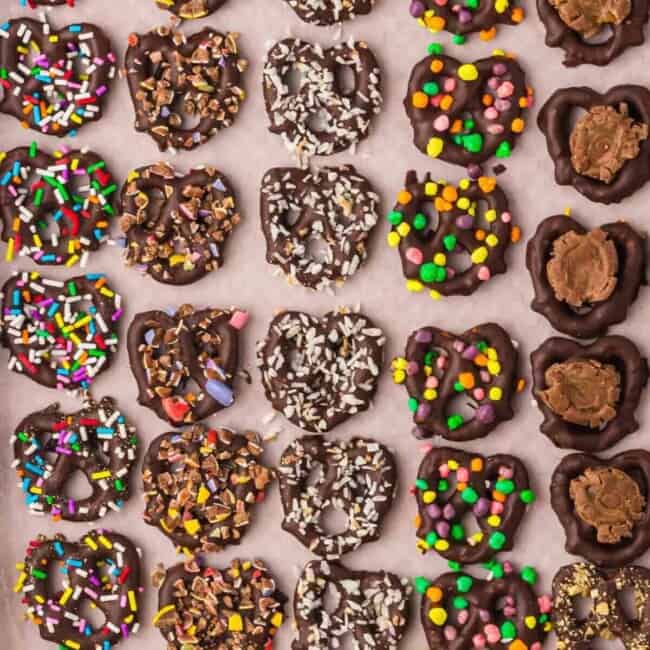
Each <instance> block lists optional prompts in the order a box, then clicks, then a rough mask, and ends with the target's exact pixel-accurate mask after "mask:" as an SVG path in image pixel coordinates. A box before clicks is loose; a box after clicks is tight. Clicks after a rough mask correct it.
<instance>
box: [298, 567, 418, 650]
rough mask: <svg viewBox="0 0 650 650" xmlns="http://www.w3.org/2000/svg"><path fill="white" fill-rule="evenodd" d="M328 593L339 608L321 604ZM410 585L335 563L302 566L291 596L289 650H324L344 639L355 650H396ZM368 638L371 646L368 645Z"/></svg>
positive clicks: (392, 576) (405, 617)
mask: <svg viewBox="0 0 650 650" xmlns="http://www.w3.org/2000/svg"><path fill="white" fill-rule="evenodd" d="M328 590H330V591H331V590H333V591H334V593H336V595H337V596H338V599H337V600H338V602H337V603H336V604H334V603H332V604H331V606H329V607H328V605H326V604H325V597H326V593H327V591H328ZM410 593H411V588H410V585H409V584H408V581H406V580H404V579H400V578H399V577H398V576H396V575H395V574H394V573H388V572H387V571H352V570H350V569H347V568H346V567H344V566H343V565H342V564H339V563H337V562H327V561H325V560H313V561H311V562H308V563H307V564H306V565H305V568H304V569H303V571H302V575H301V576H300V578H299V579H298V584H297V585H296V590H295V593H294V596H293V614H294V620H295V625H296V638H295V639H294V641H293V644H292V645H291V650H322V649H323V648H331V647H333V643H334V639H341V638H342V637H344V635H346V634H348V635H351V636H352V637H353V638H354V640H355V641H354V643H355V644H356V645H357V646H358V647H359V648H369V647H372V648H373V650H394V649H395V648H397V647H398V645H399V643H400V640H401V638H402V636H403V635H404V632H405V631H406V627H407V625H408V622H409V618H410V612H409V595H410ZM368 637H370V638H372V640H373V643H372V646H370V645H369V643H368Z"/></svg>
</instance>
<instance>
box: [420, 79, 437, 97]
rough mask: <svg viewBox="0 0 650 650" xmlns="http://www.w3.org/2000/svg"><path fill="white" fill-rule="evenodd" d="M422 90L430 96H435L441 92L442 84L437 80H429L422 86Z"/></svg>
mask: <svg viewBox="0 0 650 650" xmlns="http://www.w3.org/2000/svg"><path fill="white" fill-rule="evenodd" d="M422 90H423V91H424V93H425V94H427V95H429V97H433V96H434V95H437V94H438V93H439V92H440V86H439V85H438V84H437V83H436V82H435V81H427V83H425V84H424V86H422Z"/></svg>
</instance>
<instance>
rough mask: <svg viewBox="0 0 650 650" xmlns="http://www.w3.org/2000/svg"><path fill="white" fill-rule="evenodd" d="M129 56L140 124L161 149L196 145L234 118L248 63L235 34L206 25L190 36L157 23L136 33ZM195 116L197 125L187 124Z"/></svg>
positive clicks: (129, 77) (129, 75)
mask: <svg viewBox="0 0 650 650" xmlns="http://www.w3.org/2000/svg"><path fill="white" fill-rule="evenodd" d="M124 58H125V67H126V78H127V81H128V84H129V90H130V92H131V99H132V100H133V106H134V109H135V128H136V130H137V131H145V132H147V133H149V135H150V136H151V137H152V138H153V139H154V140H155V142H156V144H157V145H158V148H159V149H160V151H166V150H167V149H169V148H170V147H173V148H175V149H193V148H194V147H197V146H199V145H201V144H203V143H205V142H207V141H208V140H209V139H210V138H211V137H212V136H213V135H215V134H216V133H217V132H218V131H220V130H221V129H225V128H227V127H229V126H231V125H232V124H233V122H234V121H235V118H236V116H237V113H238V112H239V107H240V104H241V103H242V102H243V100H244V96H245V95H244V91H243V89H242V87H241V85H242V75H243V72H244V70H245V69H246V67H247V62H246V60H245V59H242V58H240V55H239V46H238V44H237V35H236V34H233V33H227V34H222V33H220V32H217V31H216V30H214V29H211V28H209V27H205V28H204V29H202V30H201V31H200V32H197V33H195V34H193V35H192V36H185V35H184V34H181V33H180V32H174V31H171V30H170V29H169V28H168V27H158V28H156V29H153V30H151V31H149V32H147V33H146V34H131V36H130V37H129V47H128V49H127V51H126V54H125V57H124ZM193 119H197V120H198V123H197V124H196V126H194V127H190V126H185V125H184V122H185V121H187V122H191V121H192V120H193Z"/></svg>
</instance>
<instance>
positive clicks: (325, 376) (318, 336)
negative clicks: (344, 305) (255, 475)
mask: <svg viewBox="0 0 650 650" xmlns="http://www.w3.org/2000/svg"><path fill="white" fill-rule="evenodd" d="M385 342H386V339H385V337H384V333H383V332H382V330H381V329H380V328H378V327H375V325H374V323H373V322H372V321H371V320H370V319H369V318H367V317H366V316H364V315H362V314H357V313H352V312H349V311H347V310H341V311H337V312H329V313H327V314H325V316H323V318H320V319H319V318H316V317H314V316H311V315H310V314H307V313H304V312H299V311H285V312H281V313H280V314H278V315H277V316H276V317H275V318H274V319H273V320H272V321H271V323H270V325H269V329H268V334H267V336H266V338H265V339H264V340H263V341H260V342H259V344H258V349H257V365H258V366H259V368H260V372H261V374H262V383H263V385H264V392H265V395H266V398H267V399H268V400H269V401H270V402H271V404H272V405H273V408H274V409H275V410H276V411H279V412H280V413H282V414H283V415H284V416H285V417H286V418H287V419H288V420H290V421H291V422H293V424H295V425H296V426H298V427H300V428H301V429H305V430H306V431H310V432H312V433H324V432H326V431H330V430H331V429H333V428H334V427H335V426H337V425H339V424H341V423H342V422H344V421H345V420H347V419H348V418H349V417H351V416H352V415H355V414H357V413H360V412H362V411H365V410H366V409H368V408H369V406H370V402H371V400H372V398H373V397H374V394H375V391H376V390H377V382H378V380H379V373H380V370H381V366H382V364H383V349H384V345H385Z"/></svg>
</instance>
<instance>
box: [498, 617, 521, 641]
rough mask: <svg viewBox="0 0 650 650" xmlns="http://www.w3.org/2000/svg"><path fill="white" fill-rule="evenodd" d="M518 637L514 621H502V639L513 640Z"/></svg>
mask: <svg viewBox="0 0 650 650" xmlns="http://www.w3.org/2000/svg"><path fill="white" fill-rule="evenodd" d="M516 638H517V626H516V625H515V624H514V623H513V622H512V621H504V622H503V623H501V640H502V641H504V640H508V641H512V640H513V639H516Z"/></svg>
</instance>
